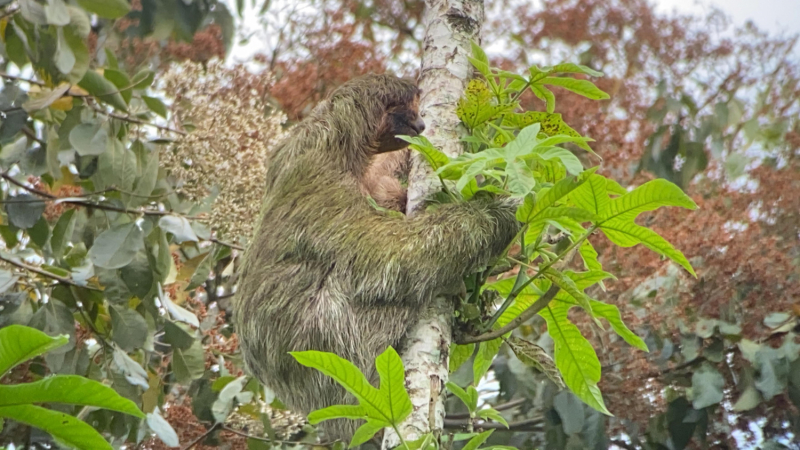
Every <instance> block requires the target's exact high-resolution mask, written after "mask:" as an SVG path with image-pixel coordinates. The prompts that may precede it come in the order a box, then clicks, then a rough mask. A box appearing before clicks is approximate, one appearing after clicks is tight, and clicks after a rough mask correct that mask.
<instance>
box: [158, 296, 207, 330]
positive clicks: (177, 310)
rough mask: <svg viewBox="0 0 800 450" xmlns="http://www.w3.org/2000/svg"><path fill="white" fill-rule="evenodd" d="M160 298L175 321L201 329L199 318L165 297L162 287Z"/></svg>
mask: <svg viewBox="0 0 800 450" xmlns="http://www.w3.org/2000/svg"><path fill="white" fill-rule="evenodd" d="M158 289H159V291H158V298H159V300H160V301H161V303H162V304H163V305H164V307H165V308H167V311H169V314H170V315H171V316H172V318H173V319H175V321H177V322H183V323H188V324H189V325H192V326H193V327H195V328H199V327H200V322H199V321H198V320H197V316H196V315H195V314H194V313H193V312H191V311H189V310H188V309H186V308H183V307H182V306H179V305H177V304H175V303H174V302H173V301H172V300H170V299H169V296H166V295H164V293H163V291H162V290H161V286H160V285H159V287H158Z"/></svg>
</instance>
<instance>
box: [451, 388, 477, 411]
mask: <svg viewBox="0 0 800 450" xmlns="http://www.w3.org/2000/svg"><path fill="white" fill-rule="evenodd" d="M446 386H447V389H448V390H449V391H450V392H452V393H453V395H455V396H456V397H458V398H459V399H461V402H462V403H464V405H465V406H466V407H467V409H468V410H469V412H471V413H473V412H475V409H476V408H477V407H478V405H477V398H475V401H473V397H472V396H470V395H469V394H467V391H465V390H464V389H462V388H461V386H459V385H457V384H455V383H453V382H452V381H448V382H447V384H446Z"/></svg>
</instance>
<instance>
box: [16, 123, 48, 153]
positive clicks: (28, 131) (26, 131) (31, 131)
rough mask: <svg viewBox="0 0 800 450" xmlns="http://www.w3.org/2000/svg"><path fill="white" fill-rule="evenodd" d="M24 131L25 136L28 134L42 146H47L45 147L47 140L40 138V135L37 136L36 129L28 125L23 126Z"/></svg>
mask: <svg viewBox="0 0 800 450" xmlns="http://www.w3.org/2000/svg"><path fill="white" fill-rule="evenodd" d="M22 133H23V134H24V135H25V136H28V137H29V138H31V139H33V140H34V141H36V142H38V143H39V145H41V146H42V147H45V148H46V147H47V142H45V141H43V140H42V139H40V138H39V136H36V132H35V131H33V130H31V129H30V128H28V127H22Z"/></svg>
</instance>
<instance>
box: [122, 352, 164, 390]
mask: <svg viewBox="0 0 800 450" xmlns="http://www.w3.org/2000/svg"><path fill="white" fill-rule="evenodd" d="M173 362H174V361H173ZM114 364H115V365H116V366H117V368H118V369H119V371H120V373H122V375H124V376H125V379H126V380H127V381H128V383H130V384H132V385H134V386H140V387H141V388H143V389H147V388H149V387H150V385H149V383H148V376H147V371H145V370H144V369H143V368H142V366H140V365H139V363H138V362H136V361H134V360H133V359H132V358H131V357H130V356H128V354H127V353H125V352H124V351H122V349H120V348H114Z"/></svg>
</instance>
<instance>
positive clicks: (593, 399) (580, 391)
mask: <svg viewBox="0 0 800 450" xmlns="http://www.w3.org/2000/svg"><path fill="white" fill-rule="evenodd" d="M568 311H569V305H568V304H566V303H562V302H558V301H556V302H551V303H550V305H549V306H548V307H547V308H545V309H543V310H542V311H541V312H540V313H539V314H540V315H541V316H542V317H543V318H544V319H545V321H546V322H547V331H548V333H549V334H550V337H551V338H553V342H554V344H555V345H554V354H555V358H554V359H555V361H556V366H557V367H558V370H560V371H561V375H562V378H563V379H564V384H566V385H567V387H569V389H570V390H571V391H572V392H573V393H575V395H576V396H578V398H580V399H581V400H583V401H584V402H585V403H586V404H587V405H589V406H591V407H592V408H594V409H596V410H598V411H600V412H602V413H604V414H608V415H611V413H610V412H608V409H606V406H605V402H603V396H602V394H601V393H600V389H599V388H598V387H597V382H598V381H600V360H598V359H597V354H596V353H595V351H594V349H593V348H592V344H591V343H590V342H589V341H588V340H587V339H586V338H585V337H583V335H582V334H581V332H580V330H579V329H578V327H576V326H575V325H573V324H572V323H571V322H570V321H569V319H567V312H568Z"/></svg>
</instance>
